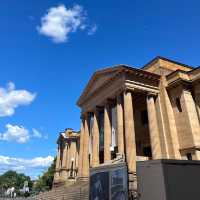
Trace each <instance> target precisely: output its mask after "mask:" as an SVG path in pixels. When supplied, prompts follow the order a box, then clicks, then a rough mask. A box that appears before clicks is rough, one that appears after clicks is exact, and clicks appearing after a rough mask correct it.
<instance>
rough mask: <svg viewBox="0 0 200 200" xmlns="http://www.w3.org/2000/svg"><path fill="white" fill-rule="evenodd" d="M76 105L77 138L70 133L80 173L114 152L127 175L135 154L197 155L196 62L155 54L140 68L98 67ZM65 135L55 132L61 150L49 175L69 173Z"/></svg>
mask: <svg viewBox="0 0 200 200" xmlns="http://www.w3.org/2000/svg"><path fill="white" fill-rule="evenodd" d="M77 105H78V106H79V107H80V108H81V130H80V141H79V134H74V135H76V136H74V138H75V141H76V146H77V147H76V150H77V152H76V155H77V157H76V158H75V159H76V164H75V163H74V167H77V158H78V157H79V161H78V169H77V170H78V178H80V179H87V178H88V176H89V168H90V167H97V166H99V165H105V164H107V163H109V164H110V163H112V162H115V160H117V159H118V158H122V159H124V160H125V162H126V163H127V166H128V170H129V174H130V175H132V176H133V177H135V176H134V175H135V174H136V161H138V160H149V159H188V160H192V159H193V160H200V68H193V67H191V66H188V65H185V64H182V63H178V62H175V61H172V60H169V59H166V58H163V57H156V58H155V59H153V60H152V61H150V62H149V63H148V64H146V65H145V66H143V67H142V68H141V69H138V68H133V67H130V66H127V65H118V66H114V67H109V68H106V69H102V70H99V71H97V72H95V73H94V75H93V76H92V77H91V79H90V81H89V82H88V84H87V86H86V88H85V89H84V91H83V93H82V94H81V96H80V98H79V100H78V102H77ZM67 137H68V136H65V134H64V136H63V134H61V136H60V139H59V142H58V144H59V145H60V148H61V149H63V150H62V153H61V151H58V160H57V164H56V169H57V170H56V174H55V180H57V178H58V177H62V178H63V179H65V178H68V177H69V172H68V170H69V168H68V167H66V166H65V163H67V162H66V159H67V157H65V156H63V155H66V153H65V148H64V147H63V146H62V145H61V144H62V142H61V141H65V140H66V141H67V140H68V139H66V138H67ZM69 138H70V137H69ZM79 142H80V145H79ZM66 151H67V150H66ZM63 152H64V153H63ZM61 154H62V156H61ZM61 158H62V162H61ZM61 163H62V164H61ZM69 166H71V164H69Z"/></svg>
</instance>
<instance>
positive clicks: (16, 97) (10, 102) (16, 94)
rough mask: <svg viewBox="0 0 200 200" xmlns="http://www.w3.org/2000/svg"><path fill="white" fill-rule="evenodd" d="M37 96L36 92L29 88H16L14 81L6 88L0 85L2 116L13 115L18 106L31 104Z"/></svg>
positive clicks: (0, 111) (0, 112)
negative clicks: (28, 89) (30, 90)
mask: <svg viewBox="0 0 200 200" xmlns="http://www.w3.org/2000/svg"><path fill="white" fill-rule="evenodd" d="M35 97H36V94H35V93H31V92H29V91H27V90H16V89H15V84H14V83H13V82H9V83H8V84H7V87H6V88H3V87H0V117H5V116H11V115H13V114H14V113H15V109H16V108H17V107H18V106H22V105H29V104H30V103H31V102H32V101H33V100H34V99H35Z"/></svg>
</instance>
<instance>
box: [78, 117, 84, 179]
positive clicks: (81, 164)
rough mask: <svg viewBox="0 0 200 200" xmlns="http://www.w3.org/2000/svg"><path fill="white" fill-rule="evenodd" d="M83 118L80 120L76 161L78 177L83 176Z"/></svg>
mask: <svg viewBox="0 0 200 200" xmlns="http://www.w3.org/2000/svg"><path fill="white" fill-rule="evenodd" d="M83 142H84V118H83V117H82V118H81V131H80V146H79V159H78V177H82V174H83V171H82V170H83V146H84V143H83Z"/></svg>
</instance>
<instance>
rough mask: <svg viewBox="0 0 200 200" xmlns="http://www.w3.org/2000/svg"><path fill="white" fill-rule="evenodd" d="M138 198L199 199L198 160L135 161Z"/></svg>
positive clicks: (199, 165)
mask: <svg viewBox="0 0 200 200" xmlns="http://www.w3.org/2000/svg"><path fill="white" fill-rule="evenodd" d="M137 177H138V193H139V200H199V199H200V162H199V161H183V160H182V161H181V160H152V161H144V162H138V163H137Z"/></svg>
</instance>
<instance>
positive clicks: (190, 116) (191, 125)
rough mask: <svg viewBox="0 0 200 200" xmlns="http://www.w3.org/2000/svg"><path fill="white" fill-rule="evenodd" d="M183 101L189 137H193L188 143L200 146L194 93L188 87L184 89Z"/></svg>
mask: <svg viewBox="0 0 200 200" xmlns="http://www.w3.org/2000/svg"><path fill="white" fill-rule="evenodd" d="M181 103H182V106H183V111H184V112H185V119H186V120H187V121H186V123H188V124H187V127H188V133H187V134H188V137H191V138H192V141H191V142H190V143H189V142H188V144H190V145H191V143H192V145H193V146H194V147H199V146H200V134H199V133H200V125H199V119H198V114H197V110H196V107H195V102H194V99H193V97H192V93H191V91H190V90H188V89H184V90H183V93H182V97H181ZM199 160H200V158H199Z"/></svg>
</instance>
